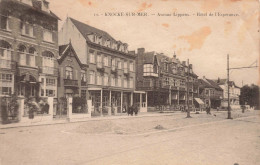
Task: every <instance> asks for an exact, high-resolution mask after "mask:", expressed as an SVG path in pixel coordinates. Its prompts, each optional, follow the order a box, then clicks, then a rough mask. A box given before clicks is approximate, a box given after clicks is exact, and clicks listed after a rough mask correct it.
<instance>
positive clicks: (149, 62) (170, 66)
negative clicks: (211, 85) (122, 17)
mask: <svg viewBox="0 0 260 165" xmlns="http://www.w3.org/2000/svg"><path fill="white" fill-rule="evenodd" d="M188 69H189V74H188ZM136 75H137V78H136V79H137V81H136V87H137V90H144V91H146V92H147V99H148V106H149V107H155V106H158V105H170V106H172V107H173V108H174V109H179V107H184V106H185V105H187V103H188V99H187V98H188V97H187V95H188V92H187V81H188V77H189V91H190V92H189V98H190V99H189V104H190V105H193V99H194V97H197V93H198V83H197V77H198V76H197V75H196V74H195V73H194V72H193V68H192V65H191V64H190V65H189V67H188V65H187V64H186V62H181V61H180V60H179V59H178V58H176V55H175V54H174V56H173V57H172V58H170V57H168V56H166V55H164V54H159V53H156V52H145V49H144V48H139V49H138V51H137V59H136Z"/></svg>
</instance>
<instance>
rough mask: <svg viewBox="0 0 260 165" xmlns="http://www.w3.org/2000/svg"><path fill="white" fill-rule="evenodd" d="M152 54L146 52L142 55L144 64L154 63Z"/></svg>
mask: <svg viewBox="0 0 260 165" xmlns="http://www.w3.org/2000/svg"><path fill="white" fill-rule="evenodd" d="M154 54H155V53H154V52H147V53H145V54H144V64H153V63H154Z"/></svg>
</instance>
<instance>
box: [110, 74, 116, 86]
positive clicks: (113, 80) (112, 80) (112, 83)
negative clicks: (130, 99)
mask: <svg viewBox="0 0 260 165" xmlns="http://www.w3.org/2000/svg"><path fill="white" fill-rule="evenodd" d="M111 86H116V79H115V77H114V76H112V77H111Z"/></svg>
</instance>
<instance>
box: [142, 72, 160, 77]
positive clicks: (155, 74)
mask: <svg viewBox="0 0 260 165" xmlns="http://www.w3.org/2000/svg"><path fill="white" fill-rule="evenodd" d="M144 76H147V77H149V76H150V77H158V73H153V72H146V73H144Z"/></svg>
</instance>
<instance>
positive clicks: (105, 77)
mask: <svg viewBox="0 0 260 165" xmlns="http://www.w3.org/2000/svg"><path fill="white" fill-rule="evenodd" d="M104 85H105V86H107V85H108V74H107V73H105V74H104Z"/></svg>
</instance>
